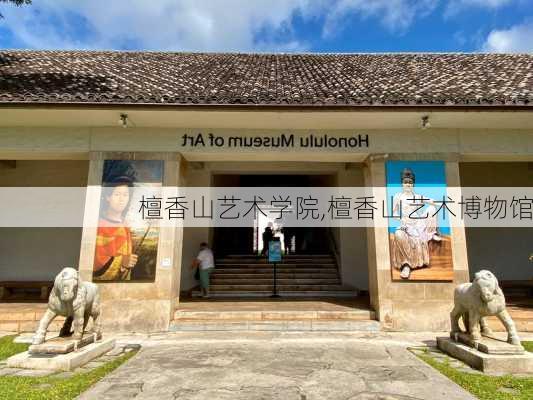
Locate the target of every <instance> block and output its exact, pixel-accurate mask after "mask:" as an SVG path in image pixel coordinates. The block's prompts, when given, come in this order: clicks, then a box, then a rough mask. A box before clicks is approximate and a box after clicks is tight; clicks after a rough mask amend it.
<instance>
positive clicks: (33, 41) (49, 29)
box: [0, 0, 494, 52]
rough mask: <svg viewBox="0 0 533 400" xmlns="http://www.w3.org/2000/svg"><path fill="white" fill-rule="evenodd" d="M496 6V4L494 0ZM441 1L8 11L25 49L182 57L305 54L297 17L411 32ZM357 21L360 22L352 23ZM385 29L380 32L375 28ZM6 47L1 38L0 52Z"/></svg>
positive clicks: (50, 2)
mask: <svg viewBox="0 0 533 400" xmlns="http://www.w3.org/2000/svg"><path fill="white" fill-rule="evenodd" d="M493 1H494V0H493ZM438 2H439V0H156V1H150V0H75V1H73V0H40V1H34V2H33V4H32V5H31V6H27V7H20V8H18V7H5V8H3V9H2V11H3V13H4V15H5V19H4V20H2V21H0V26H4V27H6V28H7V29H8V30H9V31H10V32H11V34H12V36H13V37H14V38H15V39H16V40H17V42H18V43H22V44H23V46H24V47H29V48H37V49H73V48H77V49H122V48H128V47H134V48H139V49H145V50H176V51H287V52H291V51H302V50H306V49H308V47H309V46H308V45H307V43H305V42H302V41H300V40H299V39H298V35H297V32H295V30H294V26H293V24H294V17H295V16H300V17H302V18H303V19H304V20H306V21H308V22H309V21H312V20H314V19H315V18H316V21H324V25H323V26H319V27H318V29H320V30H321V31H322V34H323V35H324V36H327V35H332V34H335V33H336V32H337V31H338V30H339V29H342V28H348V27H349V25H348V24H349V23H356V22H354V19H356V18H358V19H367V18H372V19H375V20H376V21H377V23H379V24H381V25H382V26H383V27H385V28H386V29H388V30H389V31H391V32H404V31H405V30H406V29H407V28H408V27H409V26H410V25H411V24H412V23H413V21H414V20H415V19H416V18H419V17H423V16H426V15H428V14H429V13H431V12H432V11H433V10H434V8H435V7H436V5H437V3H438ZM353 17H355V18H353ZM376 29H378V28H376ZM1 46H2V40H1V38H0V47H1Z"/></svg>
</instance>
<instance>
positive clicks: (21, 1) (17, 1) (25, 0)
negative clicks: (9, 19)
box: [0, 0, 31, 18]
mask: <svg viewBox="0 0 533 400" xmlns="http://www.w3.org/2000/svg"><path fill="white" fill-rule="evenodd" d="M0 3H11V4H14V5H16V6H17V7H19V6H23V5H26V4H31V0H0ZM0 18H4V16H3V15H2V13H0Z"/></svg>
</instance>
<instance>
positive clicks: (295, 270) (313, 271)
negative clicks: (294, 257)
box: [213, 268, 337, 274]
mask: <svg viewBox="0 0 533 400" xmlns="http://www.w3.org/2000/svg"><path fill="white" fill-rule="evenodd" d="M265 272H272V273H274V268H268V269H267V268H250V269H244V268H227V269H219V268H215V271H214V272H213V273H216V274H218V273H228V274H241V273H247V274H248V273H253V274H256V273H257V274H260V273H265ZM276 273H289V274H297V273H302V274H319V273H335V274H337V269H336V268H331V269H330V268H302V269H298V268H276Z"/></svg>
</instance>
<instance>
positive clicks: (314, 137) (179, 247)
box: [0, 51, 533, 331]
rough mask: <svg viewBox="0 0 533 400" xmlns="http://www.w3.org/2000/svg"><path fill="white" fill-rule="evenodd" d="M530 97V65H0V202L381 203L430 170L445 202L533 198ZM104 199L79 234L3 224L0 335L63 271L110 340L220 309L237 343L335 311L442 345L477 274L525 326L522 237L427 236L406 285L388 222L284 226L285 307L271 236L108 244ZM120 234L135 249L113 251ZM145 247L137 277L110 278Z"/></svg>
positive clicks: (462, 61)
mask: <svg viewBox="0 0 533 400" xmlns="http://www.w3.org/2000/svg"><path fill="white" fill-rule="evenodd" d="M532 101H533V55H531V54H225V53H224V54H223V53H220V54H218V53H162V52H100V51H98V52H93V51H2V52H0V188H2V187H4V188H6V187H35V188H45V187H51V188H52V187H54V188H55V187H78V188H97V189H101V188H105V187H106V186H107V183H109V182H111V181H113V179H115V180H114V182H116V181H117V180H116V178H120V179H122V181H121V182H122V183H124V182H125V181H126V180H128V182H130V181H134V177H133V175H132V176H131V177H129V178H127V177H125V175H127V174H128V173H130V172H128V171H131V169H132V168H133V169H135V168H137V169H138V171H137V172H136V174H137V175H136V176H137V177H139V176H148V175H150V174H149V173H148V172H146V171H148V170H149V172H150V173H151V172H153V171H156V172H157V173H152V174H151V175H150V177H151V178H146V179H153V181H151V182H152V183H153V182H155V183H157V184H159V185H162V186H169V187H174V186H176V187H187V188H193V187H243V188H244V187H278V188H283V187H285V188H290V187H310V188H311V187H331V188H335V187H367V188H376V187H386V186H387V184H388V183H389V182H388V177H387V176H388V175H387V173H388V172H387V168H389V169H391V168H393V167H394V166H395V165H396V166H398V168H400V167H401V168H404V167H405V166H406V165H407V166H410V165H413V166H415V167H412V168H411V167H410V168H411V169H413V170H414V178H413V179H412V180H413V183H415V185H416V183H418V182H420V179H422V178H420V177H421V176H422V175H423V174H424V173H425V174H426V175H428V174H429V172H428V171H429V168H435V169H434V170H431V171H437V172H434V173H433V172H432V173H431V174H441V175H442V182H441V183H442V184H443V185H447V186H449V187H463V188H465V187H532V186H533V103H532ZM409 163H411V164H409ZM441 167H442V168H441ZM113 168H115V169H116V171H117V172H116V173H115V175H114V176H110V175H109V174H111V175H113V173H112V172H109V171H112V169H113ZM417 168H419V170H417ZM439 168H441V169H439ZM408 170H409V169H408ZM143 171H144V172H143ZM403 171H405V168H404V169H403ZM409 171H410V170H409ZM439 171H440V172H439ZM411 173H412V171H411ZM106 174H108V176H107V178H106ZM143 174H145V175H143ZM402 174H403V175H401V179H402V180H403V179H404V178H405V177H406V175H409V172H408V173H405V172H402ZM397 175H398V178H397V179H398V180H399V179H400V175H399V174H398V173H397V172H394V176H395V177H396V176H397ZM417 177H418V178H417ZM126 178H127V179H126ZM137 179H138V180H139V179H140V180H141V181H142V179H141V178H137ZM416 179H418V181H417V180H416ZM145 181H146V180H145ZM130 183H131V182H130ZM101 200H102V197H101V193H99V192H98V191H94V190H87V191H86V195H85V204H84V208H83V209H82V210H80V213H81V214H83V216H84V217H83V221H84V223H83V226H77V227H52V226H51V227H27V226H26V227H6V226H2V227H1V228H0V230H1V232H2V235H1V239H0V295H1V297H2V298H1V299H0V330H33V329H34V327H35V324H36V322H35V321H34V320H35V319H38V318H39V315H38V314H39V311H35V312H34V315H35V318H34V320H33V321H32V320H31V318H30V320H29V321H28V320H24V318H23V317H22V316H18V317H16V316H14V314H9V315H7V314H6V313H9V310H10V309H11V307H13V306H14V305H15V304H16V305H17V306H20V307H22V306H21V304H24V307H25V308H24V307H23V308H21V309H23V310H25V311H26V312H27V310H28V309H29V308H31V307H36V308H35V310H44V308H43V307H44V303H43V301H46V297H47V294H48V291H49V290H50V287H51V284H52V283H53V280H54V277H55V276H56V274H57V273H58V272H59V271H60V270H61V269H62V268H63V267H65V266H74V267H75V268H76V269H77V270H78V271H79V274H80V277H81V278H82V279H84V280H88V281H95V282H98V285H99V287H100V291H101V296H102V303H103V309H104V314H103V325H104V327H105V328H106V329H108V330H128V331H165V330H168V329H176V330H180V329H191V330H194V329H195V326H200V325H201V326H202V327H203V328H206V327H208V326H209V323H210V321H209V320H208V317H209V316H211V317H213V318H215V319H216V315H215V314H216V313H217V312H218V311H220V312H222V311H223V310H225V311H228V310H229V311H231V312H233V313H237V314H238V315H239V317H236V318H235V320H234V321H233V322H234V323H235V324H236V325H235V326H239V327H242V326H246V329H254V328H253V327H255V328H257V329H261V326H263V328H264V329H267V330H268V329H280V326H281V327H283V329H293V330H297V329H299V328H298V327H301V328H302V329H315V327H316V329H322V328H324V326H325V325H327V324H328V323H329V322H331V323H332V324H334V323H338V321H339V320H342V315H348V317H347V318H348V321H347V322H350V321H351V322H353V321H354V320H361V319H364V320H368V321H372V323H374V324H376V323H377V324H378V325H379V328H380V329H388V330H428V331H430V330H447V329H449V312H450V310H451V308H452V303H453V289H454V287H455V286H456V285H457V284H459V283H462V282H467V281H470V280H471V279H472V277H473V275H474V274H475V273H476V272H477V271H479V270H481V269H490V270H491V271H493V272H494V273H495V275H496V276H497V277H498V279H499V280H500V282H501V285H502V288H503V289H504V292H505V293H506V295H507V297H508V300H509V302H510V304H511V308H512V309H516V310H517V311H516V312H517V314H515V315H514V318H515V322H516V323H517V324H518V327H519V330H527V331H533V319H532V318H531V316H532V315H533V302H532V298H533V296H532V295H533V293H532V291H533V272H532V271H533V264H532V263H531V259H530V255H531V254H532V253H533V228H531V227H483V228H476V227H461V226H451V227H449V228H448V229H447V231H446V232H441V233H443V234H442V235H441V236H442V237H439V236H433V237H431V235H430V238H429V239H428V243H427V246H426V244H425V246H426V247H427V249H426V250H425V251H427V252H428V254H429V255H430V256H431V260H433V261H431V262H430V263H429V267H428V265H425V267H428V268H420V269H414V268H413V271H412V273H411V276H409V277H408V279H405V278H406V276H402V277H400V275H399V274H400V271H399V270H397V269H395V268H392V267H391V264H393V263H394V261H393V260H395V254H396V253H397V251H398V250H397V249H395V247H394V246H400V247H401V243H402V242H401V238H398V237H396V239H394V238H392V236H394V235H392V236H391V234H390V232H391V231H390V230H389V229H388V228H386V227H372V226H371V227H325V228H324V227H307V228H295V229H292V230H291V229H289V230H285V235H288V233H287V232H290V235H291V240H288V241H285V242H286V243H285V244H284V246H285V253H287V255H286V256H285V257H283V261H282V262H281V263H280V265H279V266H278V267H279V271H278V273H279V277H278V278H279V280H278V283H277V284H278V287H277V289H278V292H279V294H280V295H281V296H282V297H281V300H279V299H271V298H270V297H269V295H270V294H271V293H272V271H271V269H272V266H271V265H270V263H269V262H268V260H266V259H265V257H264V256H261V255H260V254H261V252H262V242H261V233H262V227H263V226H264V224H265V223H267V222H265V221H258V222H257V224H254V226H253V227H252V226H250V227H213V226H198V227H190V226H185V227H180V226H177V227H161V228H159V230H158V231H157V234H153V232H151V233H150V234H148V231H146V232H145V233H143V232H140V233H135V232H133V231H131V232H130V231H129V230H127V231H125V232H122V233H120V232H119V231H118V230H116V231H112V233H111V234H110V235H111V236H109V237H103V236H101V234H100V231H99V229H100V227H97V226H96V225H97V224H95V219H96V221H98V215H99V210H100V211H101ZM81 214H80V215H81ZM261 224H263V225H261ZM113 235H115V236H113ZM120 235H122V236H120ZM119 236H120V237H121V238H122V239H123V240H124V242H123V243H126V244H125V245H124V246H125V247H129V248H130V250H126V251H125V252H122V253H120V252H118V253H116V254H111V255H110V254H108V253H106V252H107V251H108V250H109V249H108V247H109V246H108V247H106V243H108V242H106V243H104V244H102V243H103V242H104V241H106V240H118V239H117V238H118V237H119ZM130 236H132V237H130ZM394 240H396V242H395V241H394ZM201 242H207V243H209V246H210V247H211V248H212V249H213V251H214V254H215V258H216V268H215V272H214V273H213V274H212V277H211V283H210V294H211V297H210V299H207V300H201V301H200V300H196V299H197V294H198V288H197V285H198V282H197V280H196V279H195V277H194V271H192V270H191V262H192V261H193V260H194V259H195V257H196V254H197V252H198V245H199V243H201ZM141 243H142V246H145V248H146V249H145V254H144V255H141V254H139V255H138V259H137V258H136V262H137V265H136V266H135V267H134V268H133V269H132V272H131V275H127V277H126V276H122V277H121V278H117V277H116V276H112V275H110V273H111V272H109V271H112V270H113V265H114V264H113V263H116V262H117V260H122V259H125V257H129V258H128V260H131V257H130V256H131V254H133V250H131V248H132V247H133V248H136V249H137V252H139V253H140V250H139V249H140V247H141ZM150 245H151V246H152V248H151V249H150V248H148V247H149V246H150ZM426 247H425V248H426ZM109 251H110V250H109ZM128 251H129V253H128ZM398 254H399V253H398ZM121 262H122V261H121ZM400 264H401V265H400V267H402V266H403V265H404V264H403V263H402V262H400ZM117 265H118V264H117ZM402 273H403V272H402ZM106 274H107V275H106ZM106 276H111V278H109V279H106V278H105V277H106ZM284 300H285V301H284ZM291 301H293V302H292V303H291ZM217 304H222V305H223V309H222V308H217ZM251 304H252V305H253V306H252V305H251ZM272 304H280V305H281V306H280V307H281V308H280V309H279V310H281V311H282V312H279V313H278V314H276V316H275V317H273V318H272V320H274V321H277V323H278V324H277V325H273V324H270V325H269V322H272V321H269V317H268V315H267V314H268V312H267V311H272V312H274V311H276V309H275V306H274V308H273V306H272ZM291 304H294V309H291V308H290V307H291ZM324 304H331V305H332V307H333V309H329V308H328V307H325V306H324ZM336 306H339V307H340V306H342V312H339V311H338V310H339V309H337V308H335V307H336ZM39 307H40V308H39ZM221 307H222V306H221ZM513 307H514V308H513ZM251 309H253V310H254V311H253V312H250V313H246V312H245V311H246V310H251ZM351 309H353V310H354V314H350V313H349V311H350V310H351ZM279 310H278V311H279ZM188 312H189V314H187V313H188ZM201 312H206V314H204V315H203V316H202V319H200V320H197V321H195V318H196V317H198V315H199V313H200V314H201ZM283 312H285V314H283ZM328 312H330V314H328ZM357 312H359V314H357ZM210 313H211V314H210ZM239 313H241V314H239ZM291 313H292V314H291ZM321 313H322V314H321ZM343 313H344V314H343ZM274 314H275V312H274ZM6 315H7V316H6ZM17 315H18V314H17ZM283 315H286V316H287V315H288V317H287V318H288V320H284V317H283ZM350 315H352V316H353V315H358V316H359V317H357V318H356V317H353V318H352V317H350ZM221 318H227V320H228V321H231V316H230V315H226V316H224V317H221ZM246 318H249V320H248V321H244V322H243V320H245V319H246ZM350 318H351V319H350ZM317 320H318V323H317ZM199 321H200V322H199ZM376 321H377V322H376ZM281 322H283V323H281ZM243 323H245V325H242V324H243ZM291 323H292V324H293V325H291ZM195 324H196V325H195ZM239 324H241V325H239ZM280 324H281V325H280ZM337 326H340V325H337ZM180 327H181V328H180ZM211 327H212V328H213V329H216V324H215V325H212V326H211ZM321 327H322V328H321ZM346 327H348V328H346V329H357V324H352V325H350V324H348V323H347V324H346ZM350 327H351V328H350ZM324 329H327V328H324ZM332 329H334V328H332ZM342 329H344V328H342Z"/></svg>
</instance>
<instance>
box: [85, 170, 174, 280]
mask: <svg viewBox="0 0 533 400" xmlns="http://www.w3.org/2000/svg"><path fill="white" fill-rule="evenodd" d="M162 184H163V161H161V160H105V161H104V172H103V175H102V195H101V199H100V215H99V220H98V229H97V237H96V249H95V257H94V265H93V280H94V281H103V282H105V281H113V282H115V281H124V282H126V281H127V282H153V281H154V280H155V270H156V262H157V245H158V240H159V228H158V226H156V225H155V224H154V223H153V221H150V220H146V219H143V218H142V214H141V213H139V207H140V206H141V204H142V201H141V200H142V198H141V193H140V192H141V190H139V189H140V188H143V189H146V188H153V189H154V190H155V191H156V192H157V190H159V191H160V190H161V189H160V188H161V187H162ZM142 192H143V193H144V194H145V193H146V190H142Z"/></svg>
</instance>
